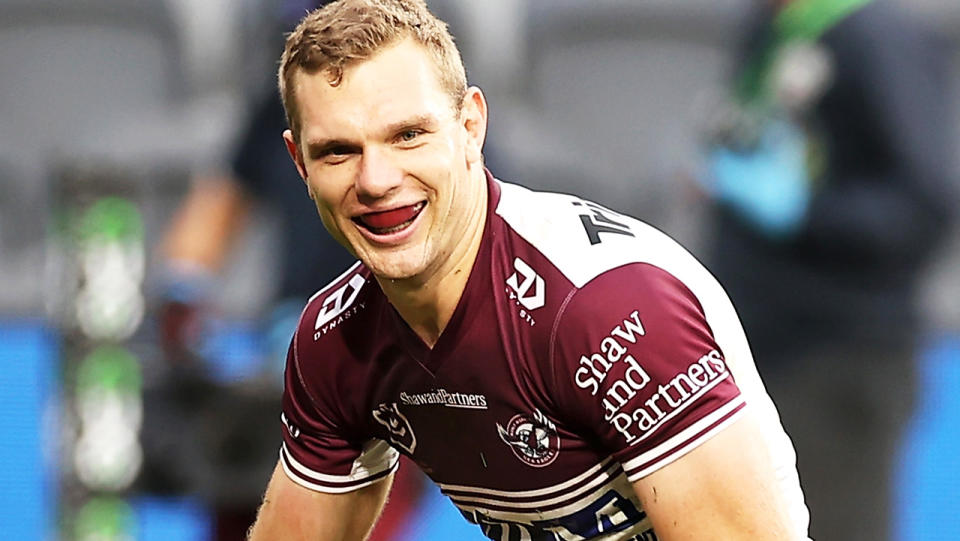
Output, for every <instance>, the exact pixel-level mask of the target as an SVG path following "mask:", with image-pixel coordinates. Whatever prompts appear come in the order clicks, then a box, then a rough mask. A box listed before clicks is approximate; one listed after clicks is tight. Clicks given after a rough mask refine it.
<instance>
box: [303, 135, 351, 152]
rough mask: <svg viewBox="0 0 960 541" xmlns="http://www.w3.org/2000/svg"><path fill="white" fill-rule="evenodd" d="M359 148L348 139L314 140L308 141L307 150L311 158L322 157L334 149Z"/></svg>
mask: <svg viewBox="0 0 960 541" xmlns="http://www.w3.org/2000/svg"><path fill="white" fill-rule="evenodd" d="M359 146H360V145H358V144H357V143H351V142H350V141H347V140H346V139H314V140H313V141H307V144H306V150H307V153H308V154H310V155H311V156H322V155H324V154H326V153H328V152H329V151H330V150H332V149H334V148H338V147H342V148H357V147H359Z"/></svg>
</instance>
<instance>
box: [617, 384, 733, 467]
mask: <svg viewBox="0 0 960 541" xmlns="http://www.w3.org/2000/svg"><path fill="white" fill-rule="evenodd" d="M744 406H746V402H745V401H744V398H743V395H738V396H736V397H735V398H733V399H732V400H730V401H729V402H727V403H726V404H724V405H723V406H720V407H719V408H717V409H716V410H714V411H712V412H711V413H709V414H708V415H706V416H704V417H703V418H702V419H700V420H698V421H697V422H695V423H693V424H692V425H690V426H688V427H687V428H685V429H684V430H682V431H680V432H679V433H677V434H676V435H675V436H673V437H671V438H669V439H668V440H666V441H665V442H663V443H661V444H660V445H657V446H656V447H654V448H652V449H650V450H649V451H646V452H644V453H641V454H639V455H638V456H636V457H634V458H632V459H630V460H627V461H626V462H625V463H624V464H623V469H624V470H625V471H626V473H627V478H628V479H629V480H630V481H631V482H633V481H636V480H638V479H642V478H643V477H646V476H647V475H650V474H651V473H653V472H654V471H656V470H658V469H660V468H662V467H664V466H666V465H667V464H670V463H671V462H673V461H674V460H677V459H678V458H680V457H682V456H683V455H685V454H687V453H688V452H690V451H692V450H693V449H694V448H696V447H697V446H698V445H700V444H701V443H703V442H705V441H707V440H708V439H710V437H712V436H713V435H714V434H716V433H717V432H720V431H721V430H723V429H724V428H726V427H727V426H729V425H730V424H732V423H733V422H734V421H735V420H736V419H737V418H738V417H739V416H740V414H741V413H742V412H743V410H744Z"/></svg>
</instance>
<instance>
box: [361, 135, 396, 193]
mask: <svg viewBox="0 0 960 541" xmlns="http://www.w3.org/2000/svg"><path fill="white" fill-rule="evenodd" d="M402 181H403V172H402V171H401V170H400V168H399V167H397V166H396V165H395V164H394V163H393V162H392V160H390V156H389V155H388V154H387V153H386V152H384V151H383V149H378V148H366V149H364V151H363V154H362V155H361V157H360V171H359V172H358V174H357V195H358V196H359V197H360V199H361V201H363V200H364V199H367V200H372V199H380V198H383V197H385V196H386V195H388V194H389V193H390V192H391V191H392V190H394V189H396V188H397V187H399V186H400V183H401V182H402Z"/></svg>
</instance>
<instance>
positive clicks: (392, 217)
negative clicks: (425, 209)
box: [362, 204, 420, 229]
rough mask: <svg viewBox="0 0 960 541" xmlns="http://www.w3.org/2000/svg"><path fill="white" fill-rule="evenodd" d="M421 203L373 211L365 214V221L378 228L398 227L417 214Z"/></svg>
mask: <svg viewBox="0 0 960 541" xmlns="http://www.w3.org/2000/svg"><path fill="white" fill-rule="evenodd" d="M419 207H420V205H419V204H418V205H410V206H409V207H401V208H398V209H393V210H385V211H383V212H371V213H370V214H364V215H363V218H362V220H363V223H365V224H367V225H368V226H370V227H373V228H376V229H386V228H390V227H396V226H398V225H400V224H402V223H403V222H406V221H407V220H409V219H411V218H413V217H414V216H416V215H417V212H418V211H419Z"/></svg>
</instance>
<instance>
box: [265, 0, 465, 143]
mask: <svg viewBox="0 0 960 541" xmlns="http://www.w3.org/2000/svg"><path fill="white" fill-rule="evenodd" d="M408 37H411V38H413V39H414V40H416V41H417V42H418V43H420V44H421V45H423V46H424V47H425V48H426V49H427V51H428V52H429V54H430V55H431V57H432V59H433V61H434V63H435V64H436V67H437V73H438V76H439V78H440V85H441V87H442V88H443V89H444V90H445V91H446V92H447V94H448V95H449V96H450V98H451V101H452V104H453V106H454V108H455V109H458V108H459V107H460V105H461V103H462V101H463V97H464V96H465V95H466V91H467V76H466V72H465V71H464V68H463V60H462V59H461V58H460V51H458V50H457V47H456V45H455V44H454V43H453V37H452V36H451V35H450V32H449V30H448V28H447V24H446V23H445V22H443V21H441V20H440V19H438V18H437V17H435V16H434V15H433V14H432V13H430V11H429V10H428V9H427V5H426V2H425V1H424V0H338V1H336V2H332V3H330V4H327V5H326V6H324V7H322V8H320V9H317V10H314V11H312V12H310V13H308V14H307V15H306V17H304V18H303V20H302V21H300V24H298V25H297V27H296V28H295V29H294V30H293V32H291V33H290V34H289V35H288V36H287V41H286V45H285V46H284V49H283V55H282V56H281V57H280V69H279V73H278V76H277V79H278V82H279V86H280V96H281V98H282V99H283V108H284V110H285V111H286V115H287V124H288V125H289V126H290V130H291V131H292V132H293V137H294V140H295V141H299V140H300V128H301V126H300V118H299V114H298V113H299V111H298V108H297V96H296V92H295V91H294V84H293V83H294V77H295V76H296V74H297V71H298V70H303V71H304V72H305V73H308V74H315V73H319V72H327V75H328V82H329V83H330V85H331V86H337V85H339V84H340V82H341V81H342V80H343V71H344V69H345V68H347V67H349V66H350V65H351V64H353V63H356V62H359V61H362V60H366V59H368V58H370V57H371V56H373V55H374V54H375V53H377V51H379V50H381V49H382V48H384V47H386V46H389V45H392V44H394V43H396V42H398V41H401V40H402V39H405V38H408Z"/></svg>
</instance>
